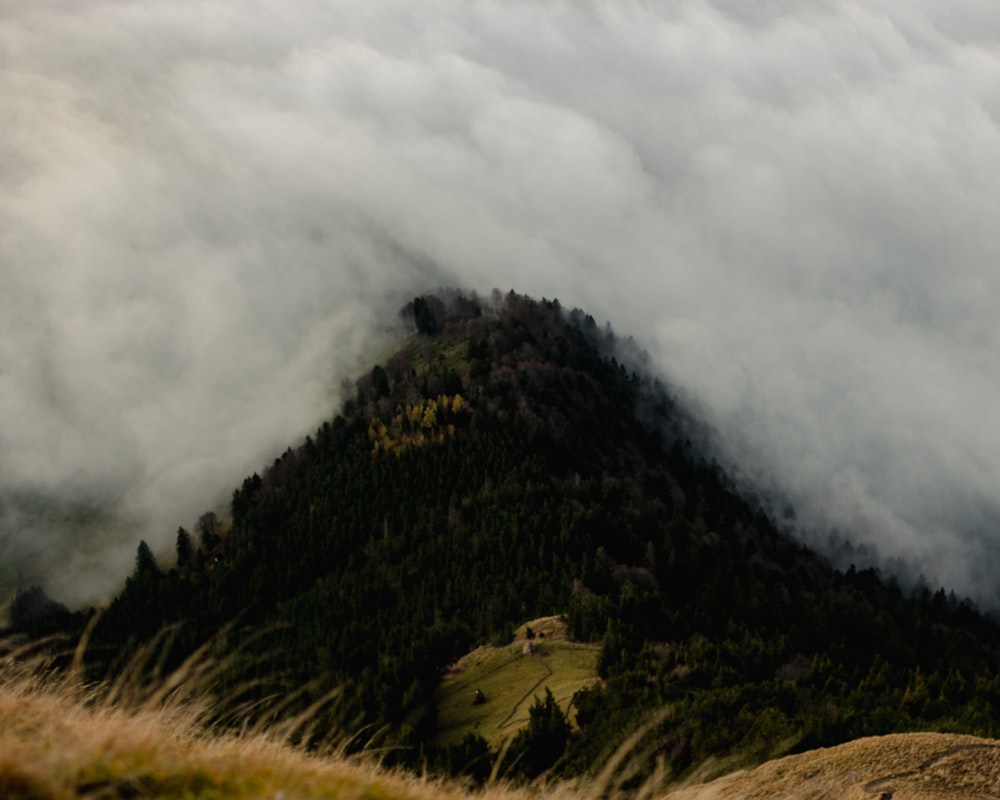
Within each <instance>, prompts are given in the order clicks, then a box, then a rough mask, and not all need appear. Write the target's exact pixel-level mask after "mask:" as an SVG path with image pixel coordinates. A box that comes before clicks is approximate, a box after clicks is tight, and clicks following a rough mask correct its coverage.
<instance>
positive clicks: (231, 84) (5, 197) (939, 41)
mask: <svg viewBox="0 0 1000 800" xmlns="http://www.w3.org/2000/svg"><path fill="white" fill-rule="evenodd" d="M998 39H1000V7H998V6H996V4H994V3H987V2H979V0H959V2H956V3H949V4H947V5H944V4H941V3H939V2H930V0H907V2H902V1H899V2H896V1H895V0H870V1H869V2H866V3H852V2H834V1H833V0H814V2H810V3H805V4H804V3H801V2H791V0H787V2H786V0H761V1H760V2H757V3H747V2H744V1H743V0H714V2H710V1H709V0H701V1H695V0H677V2H672V3H663V4H654V3H642V2H627V1H626V2H585V0H573V2H549V1H548V0H530V2H529V1H524V2H520V1H518V0H511V1H509V2H498V0H490V1H488V2H487V1H485V0H484V1H477V0H437V1H436V2H429V3H421V4H413V3H407V2H403V1H402V0H371V2H364V3H359V2H355V1H353V0H352V1H349V0H322V2H320V0H283V2H280V3H279V2H275V1H274V0H240V1H239V2H235V0H198V2H193V0H32V1H31V2H23V0H0V120H2V122H0V185H2V186H3V192H2V193H0V279H2V287H3V290H2V292H0V501H2V503H0V581H6V582H7V583H8V584H11V583H13V582H15V581H16V580H32V581H34V580H39V581H42V582H43V583H44V584H45V586H46V587H47V588H48V589H49V590H50V592H51V593H52V594H54V595H56V596H58V597H60V599H64V600H65V601H67V602H71V603H80V602H93V601H95V600H100V599H101V598H103V597H105V596H107V594H108V593H109V592H111V591H113V590H114V589H115V587H116V586H117V585H119V584H120V582H121V580H122V579H123V576H124V575H125V574H127V572H128V570H129V569H130V565H131V562H132V559H133V558H134V553H135V546H136V544H137V542H138V539H139V538H140V537H142V538H145V539H147V541H149V542H150V543H151V544H152V545H153V547H154V550H156V551H157V552H158V553H161V554H163V558H164V559H169V557H170V551H171V548H172V544H173V538H174V532H175V531H176V528H177V526H178V525H190V524H191V523H192V522H193V520H194V519H195V518H196V517H197V515H198V514H200V513H201V512H202V511H205V510H207V509H209V508H214V507H218V506H220V505H221V506H224V504H225V502H226V501H227V499H228V497H229V494H230V493H231V491H232V489H233V488H234V487H235V486H236V485H238V483H239V482H240V481H241V480H242V478H243V477H244V476H245V475H246V474H249V473H250V472H252V471H254V470H256V469H260V468H262V467H263V466H264V465H266V464H267V463H268V461H269V460H270V459H273V458H274V457H275V456H276V455H277V454H279V453H280V452H281V451H282V450H283V449H284V448H285V447H286V446H287V445H289V444H293V443H294V442H296V441H298V440H300V439H301V438H302V437H303V436H304V435H305V434H306V433H308V432H309V431H310V430H312V429H313V428H314V427H315V425H316V424H317V423H318V422H320V421H321V420H322V419H323V418H325V417H327V416H329V415H330V414H332V413H333V412H334V411H335V410H336V406H337V402H338V386H339V384H340V381H341V380H342V379H343V378H344V377H345V376H350V375H352V374H355V373H356V372H357V371H358V370H360V369H363V368H364V367H365V366H366V365H369V364H370V362H371V360H372V359H374V358H377V357H378V356H379V355H380V354H384V352H385V348H386V347H387V346H388V345H387V343H388V341H389V339H390V334H389V332H388V331H387V327H388V326H390V325H391V324H392V317H393V313H394V311H395V309H396V308H397V307H398V305H399V304H400V302H401V298H405V297H406V296H407V295H408V294H412V293H415V292H420V291H426V290H433V289H434V288H436V287H437V286H441V285H448V286H463V287H468V288H470V289H476V290H480V291H489V290H490V289H492V288H493V287H499V288H501V289H503V290H507V289H510V288H513V289H515V290H517V291H519V292H525V293H528V294H532V295H535V296H545V297H550V298H551V297H558V298H559V299H560V301H561V302H562V303H563V304H564V305H567V306H570V305H578V306H581V307H584V308H585V309H586V310H588V311H589V312H590V313H592V314H593V315H594V316H595V317H596V318H598V319H599V320H600V321H603V320H609V321H610V322H611V323H612V325H613V326H614V327H615V329H616V331H617V332H618V333H620V334H632V335H634V336H635V337H636V338H637V339H638V340H639V342H640V343H641V344H642V345H643V346H645V347H646V348H647V349H648V350H649V352H650V355H651V357H652V363H653V365H654V366H655V368H656V370H657V371H658V372H659V373H660V374H662V375H663V376H665V377H666V378H667V379H668V380H669V382H670V383H671V384H672V385H673V386H675V387H677V388H678V390H679V391H682V392H683V394H684V395H685V396H686V397H689V398H690V399H691V401H692V402H694V403H695V404H696V405H697V407H698V408H699V409H700V412H701V413H703V414H704V415H705V417H706V419H707V420H708V422H709V423H710V424H711V425H712V426H713V427H714V428H715V430H716V431H717V435H718V440H719V447H720V452H719V457H720V458H721V459H722V460H723V461H724V463H727V464H729V465H731V466H733V468H734V469H736V470H738V472H739V473H740V474H741V475H742V476H743V478H744V479H749V480H752V481H753V482H755V483H756V484H758V485H759V486H761V487H763V488H764V489H766V490H772V489H774V490H777V491H780V493H781V496H782V497H783V498H784V499H786V500H788V501H790V502H792V503H794V505H795V507H796V512H797V520H798V522H799V527H800V529H799V534H800V535H802V536H803V537H805V538H806V539H807V540H809V541H819V542H822V541H823V540H824V538H825V536H826V534H827V532H828V531H829V530H831V529H832V528H836V529H837V530H839V531H840V532H841V533H842V534H843V535H845V536H849V537H855V538H858V539H859V540H863V541H866V542H870V543H872V544H873V545H874V546H875V547H877V549H878V553H879V554H880V556H881V557H885V558H903V559H905V560H907V561H908V562H909V563H910V564H911V565H912V566H913V568H914V570H916V571H921V570H922V571H923V572H924V573H925V574H926V575H927V577H928V578H929V579H930V580H932V581H935V582H937V581H940V582H944V583H945V584H946V585H948V586H949V587H953V588H955V589H956V590H957V591H959V592H963V593H971V594H972V595H974V596H975V597H977V598H978V599H979V600H981V601H984V602H987V603H990V604H993V605H995V604H996V603H997V600H998V597H1000V594H998V591H997V590H998V583H997V581H996V580H995V579H994V578H993V577H992V575H993V573H994V572H995V570H994V569H993V561H992V559H994V557H995V554H996V553H997V552H998V551H1000V529H998V527H997V523H998V521H1000V403H997V402H996V398H997V397H998V396H1000V361H998V359H1000V341H998V339H1000V324H998V322H997V318H998V317H997V314H996V313H995V312H994V309H993V305H994V302H995V300H996V298H998V297H1000V269H998V266H997V265H998V264H1000V258H998V256H1000V226H998V224H997V220H998V219H1000V183H998V181H997V179H996V178H997V175H1000V129H998V116H1000V41H998ZM15 573H19V577H15Z"/></svg>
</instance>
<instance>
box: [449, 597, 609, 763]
mask: <svg viewBox="0 0 1000 800" xmlns="http://www.w3.org/2000/svg"><path fill="white" fill-rule="evenodd" d="M528 628H531V630H532V631H533V632H534V634H535V638H534V639H531V640H529V639H528V638H527V635H526V634H527V629H528ZM529 642H530V644H531V650H532V652H531V653H530V654H526V653H525V652H524V650H525V645H526V644H527V643H529ZM599 651H600V648H599V647H598V646H597V645H595V644H582V643H580V642H571V641H569V639H568V638H567V629H566V624H565V623H564V622H562V620H561V619H560V618H559V617H557V616H556V617H542V618H540V619H536V620H532V621H531V622H528V623H526V624H525V625H522V626H521V627H520V628H518V629H517V631H515V634H514V641H513V642H512V643H511V644H508V645H504V646H502V647H492V646H489V645H487V646H484V647H480V648H478V649H476V650H474V651H472V652H471V653H469V654H468V655H466V656H465V657H464V658H462V659H461V660H460V661H459V662H458V663H457V664H455V665H454V666H453V667H452V668H451V669H450V670H449V672H448V673H447V674H446V676H445V678H444V681H443V682H442V684H441V687H440V688H439V690H438V695H437V703H438V706H437V707H438V723H439V733H438V737H437V743H438V744H441V745H449V744H456V743H458V742H460V741H461V740H462V739H463V738H464V737H465V736H466V735H467V734H469V733H476V734H479V735H480V736H482V737H483V738H484V739H486V741H487V742H489V743H490V745H493V746H497V745H499V744H500V742H502V741H503V740H504V739H506V738H508V737H510V736H513V735H514V734H515V733H517V731H519V730H520V729H521V728H522V727H524V726H525V725H527V723H528V710H529V709H530V708H531V705H532V703H533V702H534V698H535V697H536V696H537V697H542V696H543V695H544V694H545V689H546V688H548V689H550V690H551V691H552V694H553V696H554V697H555V699H556V702H557V703H559V706H560V708H562V710H563V712H564V713H566V714H567V716H569V717H570V718H572V708H571V701H572V698H573V695H574V694H575V693H576V692H578V691H579V690H580V689H582V688H584V687H585V686H589V685H590V684H593V683H594V682H596V681H597V680H598V677H597V655H598V652H599ZM477 689H478V690H480V691H481V692H482V693H483V695H485V698H486V701H485V702H484V703H482V704H480V705H476V704H475V703H474V700H475V697H476V690H477Z"/></svg>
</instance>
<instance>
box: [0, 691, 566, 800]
mask: <svg viewBox="0 0 1000 800" xmlns="http://www.w3.org/2000/svg"><path fill="white" fill-rule="evenodd" d="M467 795H468V792H467V791H466V790H464V789H463V787H462V786H460V785H459V784H457V783H447V782H442V781H430V780H425V779H422V778H418V777H413V776H408V775H403V774H397V773H392V772H387V771H384V770H381V769H379V768H378V767H377V766H374V765H372V764H370V763H363V762H358V761H351V760H345V759H343V758H338V757H336V756H330V757H328V758H321V757H317V756H310V755H307V754H305V753H302V752H301V751H298V750H295V749H292V748H290V747H287V746H284V745H282V744H280V743H277V742H274V741H272V740H268V739H267V738H265V737H259V736H258V737H247V738H238V737H226V738H218V737H211V736H208V735H206V734H205V733H203V732H201V731H199V729H198V727H197V724H196V720H195V719H194V717H193V716H192V715H191V714H190V713H184V712H182V711H173V712H171V711H162V710H159V711H132V712H126V711H123V710H120V709H113V708H112V709H107V708H103V709H102V708H94V707H92V706H90V705H88V704H87V703H86V702H84V697H83V696H82V695H81V694H80V693H79V692H76V691H71V690H66V689H62V690H54V689H51V688H44V687H39V686H38V685H37V684H36V685H32V684H30V683H28V682H16V683H13V684H12V683H3V681H2V678H0V798H3V799H4V800H69V799H70V798H73V800H79V799H80V798H87V799H89V800H118V798H122V800H124V798H136V797H141V798H177V800H193V799H194V798H206V800H237V799H239V800H256V799H258V798H259V800H309V799H310V798H316V800H319V798H326V799H329V798H363V800H430V799H431V798H434V800H449V799H450V798H459V797H464V796H467ZM481 796H482V797H483V798H486V799H488V798H501V797H502V798H510V799H511V800H514V799H515V798H520V797H526V796H527V795H525V794H520V793H517V792H515V791H512V790H509V789H506V788H504V787H501V786H495V787H493V788H490V789H487V790H484V791H483V792H482V793H481ZM561 796H569V795H568V793H561Z"/></svg>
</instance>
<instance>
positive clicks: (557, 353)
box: [88, 293, 1000, 777]
mask: <svg viewBox="0 0 1000 800" xmlns="http://www.w3.org/2000/svg"><path fill="white" fill-rule="evenodd" d="M403 313H404V315H405V316H406V317H407V318H409V319H410V320H412V322H413V327H414V334H413V335H412V337H411V338H410V339H409V340H408V341H407V343H406V345H405V346H404V347H403V349H402V350H401V351H400V352H399V353H398V354H396V355H395V356H393V357H392V358H390V359H388V361H387V362H386V363H385V364H383V365H379V366H376V367H375V368H373V369H372V370H371V372H370V373H368V374H366V375H365V376H363V377H362V378H361V379H360V380H359V381H358V383H357V386H356V391H355V396H354V397H353V398H352V399H351V400H350V402H348V403H347V405H346V407H345V409H344V411H343V413H342V414H341V415H339V416H337V417H336V418H335V419H333V420H331V421H330V422H328V423H325V424H324V425H323V426H321V427H320V429H319V430H317V431H316V432H315V434H314V435H312V436H310V437H309V438H307V439H306V441H305V442H304V444H302V445H301V446H299V447H297V448H295V449H290V450H288V451H287V452H286V453H285V454H284V455H282V456H281V457H280V458H278V459H277V460H275V462H274V463H273V464H272V465H271V466H270V467H269V468H268V469H267V470H265V471H264V472H263V473H262V474H260V475H253V476H251V477H249V478H247V479H246V480H245V481H244V482H243V484H242V486H241V487H240V488H238V489H237V490H236V491H235V492H234V493H233V497H232V503H231V514H230V518H228V519H225V520H219V519H217V518H215V517H214V516H211V515H209V516H207V517H203V518H202V520H201V521H200V522H199V525H198V526H197V527H196V530H195V533H194V534H193V535H192V534H189V533H188V532H187V531H185V530H183V529H182V530H181V531H179V532H178V536H177V563H176V565H170V566H168V565H162V566H161V565H158V564H156V562H155V560H154V559H153V555H152V553H151V552H150V551H149V549H148V548H147V547H145V546H144V545H143V546H141V547H140V550H139V553H138V554H137V563H136V569H135V571H134V574H133V575H132V576H131V577H130V578H129V579H128V581H127V582H126V586H125V588H124V590H123V592H122V593H121V594H120V595H119V596H118V597H117V598H116V599H115V601H114V602H113V603H112V604H111V605H110V607H109V608H108V609H107V611H106V612H105V613H104V615H103V616H102V617H101V619H100V621H99V622H98V624H97V626H96V628H95V629H94V630H93V632H92V634H91V643H92V644H91V647H90V649H89V653H90V656H89V659H90V660H89V663H88V670H89V674H90V676H91V677H92V678H93V679H107V678H114V677H115V676H116V675H119V674H121V672H122V671H123V670H127V669H133V670H134V669H135V668H136V666H135V665H136V662H137V654H140V653H143V652H145V653H146V656H145V658H144V659H143V663H145V664H147V665H149V669H151V670H152V669H156V670H159V671H161V672H166V671H169V670H170V669H173V668H176V667H177V666H179V665H180V664H182V663H183V662H184V660H185V659H186V658H188V657H189V656H191V654H192V653H195V652H196V651H197V650H198V648H199V647H201V646H202V645H203V644H204V643H205V642H209V641H213V642H214V648H215V650H214V652H215V653H217V654H218V655H219V656H220V661H219V663H220V664H221V665H223V666H222V667H220V669H219V670H218V671H217V672H216V673H215V674H214V677H213V678H212V681H211V685H210V686H209V687H207V688H208V690H209V691H211V693H212V694H213V696H214V697H215V698H217V699H218V700H219V705H218V709H219V721H220V724H237V725H251V724H255V723H257V722H266V721H267V720H269V719H270V718H271V716H275V717H278V716H284V717H289V716H293V715H295V714H297V713H299V712H302V711H303V710H305V709H310V715H311V719H312V727H311V728H310V729H309V731H308V732H304V733H303V734H302V735H303V738H307V737H312V738H313V739H314V740H317V741H318V740H320V739H322V738H323V736H324V735H326V734H330V735H331V736H335V737H340V736H344V735H352V734H357V735H358V738H356V739H355V740H354V741H355V743H356V744H357V745H358V746H360V745H361V744H362V743H364V741H366V737H369V736H370V733H368V732H371V731H380V730H383V727H384V729H385V730H387V731H388V733H385V734H380V736H381V738H380V740H379V741H380V742H382V743H385V744H392V745H395V746H396V747H395V749H393V750H392V754H393V755H392V756H391V758H394V759H396V760H398V761H401V762H404V763H410V764H412V765H414V766H425V765H429V766H431V767H432V768H437V769H445V770H450V771H454V772H465V773H467V774H471V775H474V776H477V777H482V776H484V775H486V774H489V770H490V769H491V768H492V766H493V761H494V760H495V758H496V757H497V756H496V754H492V753H490V752H489V751H488V748H486V745H485V742H483V741H482V740H477V739H475V738H473V739H469V740H467V741H466V742H465V743H463V745H462V746H460V747H458V748H451V749H450V750H447V751H438V750H436V749H435V748H433V747H432V746H431V745H430V744H429V743H430V742H431V740H432V739H433V736H434V733H435V726H436V721H435V711H434V691H435V688H436V687H437V685H438V682H439V680H440V676H441V673H442V670H443V669H444V667H445V666H446V665H447V664H448V663H450V662H451V661H453V660H454V659H455V658H457V657H458V656H459V655H461V654H463V653H465V652H467V651H468V650H469V649H470V648H471V647H473V646H474V645H476V644H477V643H482V642H487V641H493V642H495V643H503V642H506V641H509V639H510V636H511V632H512V630H513V628H514V627H515V626H517V625H518V624H520V623H521V622H523V621H524V620H526V619H531V618H533V617H536V616H542V615H549V614H555V613H565V614H566V616H567V619H568V622H569V625H570V628H571V630H572V631H573V633H574V635H575V636H577V637H578V638H580V639H582V640H589V641H600V642H601V643H602V648H601V655H600V670H601V675H602V677H603V678H604V681H603V682H602V683H601V684H599V685H598V686H596V687H594V688H592V689H590V690H588V691H586V692H582V693H580V694H579V695H578V696H577V697H576V698H575V699H574V703H573V705H574V707H575V709H576V718H575V727H573V726H569V725H568V724H567V723H566V721H565V720H564V719H563V718H562V716H561V712H559V710H558V707H557V706H555V705H554V703H550V702H549V700H548V698H546V699H545V700H544V701H542V700H540V701H539V703H538V704H537V706H536V708H535V709H533V710H532V722H531V725H530V726H529V729H528V730H527V731H526V732H525V733H524V734H523V735H522V736H521V737H520V738H519V739H518V741H517V742H516V743H515V744H516V746H512V747H511V748H510V750H509V751H508V756H507V758H508V759H509V758H510V753H517V755H518V757H517V758H516V759H514V760H508V761H507V762H505V763H506V764H507V766H506V767H505V769H507V771H510V772H514V773H517V772H521V773H523V774H525V775H537V774H540V773H541V772H544V771H546V770H549V769H553V770H554V772H555V773H556V774H576V773H581V772H587V771H589V770H591V769H594V768H595V767H598V766H599V765H601V764H602V763H604V760H605V759H606V758H607V755H608V754H609V752H610V751H611V750H613V749H614V747H615V746H616V745H617V744H619V743H620V742H621V741H623V740H624V739H625V738H627V736H628V735H629V734H631V733H632V732H633V731H635V730H636V729H637V727H638V726H639V724H640V723H641V721H642V720H644V719H647V718H649V717H650V715H652V714H654V713H655V712H657V710H659V709H668V711H667V712H663V713H661V714H660V716H659V717H658V718H656V722H655V724H651V725H650V726H649V728H648V730H647V733H646V737H647V742H646V744H647V745H648V746H646V745H644V746H643V749H642V751H641V752H642V753H643V754H644V755H643V759H644V760H643V765H642V769H640V770H639V773H638V774H641V772H642V770H644V769H645V770H648V769H652V768H653V767H654V765H655V763H656V761H657V759H662V760H663V761H664V762H665V763H666V764H667V765H668V766H669V767H670V768H671V769H673V770H674V771H675V772H681V771H683V770H685V769H689V768H690V767H692V766H694V765H697V764H698V763H700V762H701V761H702V760H703V759H705V758H706V757H708V756H713V755H714V756H720V755H727V754H733V753H743V754H745V755H746V757H747V758H749V759H751V760H760V759H763V758H765V757H768V756H770V755H773V754H776V753H778V752H783V751H786V750H788V749H796V748H798V749H803V748H807V747H814V746H818V745H829V744H835V743H838V742H841V741H844V740H846V739H849V738H853V737H856V736H861V735H866V734H875V733H885V732H888V731H898V730H908V729H917V728H921V729H925V728H929V727H930V728H935V729H941V730H962V731H965V732H969V733H978V734H985V735H990V734H992V733H993V732H994V729H993V726H994V720H995V719H996V709H998V708H1000V706H998V703H1000V694H998V692H1000V682H998V677H997V664H998V661H997V658H998V652H1000V631H998V629H997V626H996V625H995V624H994V623H992V622H991V621H989V620H988V619H986V618H984V617H983V616H981V615H980V614H979V613H978V612H977V611H976V610H975V609H974V608H972V607H971V606H970V605H969V604H967V603H963V602H960V601H958V600H957V599H956V598H953V597H947V596H945V595H944V594H943V593H940V592H939V593H936V594H934V593H931V592H929V591H925V592H920V593H918V594H917V595H916V596H908V595H905V594H904V593H903V592H902V591H900V589H899V588H898V587H897V586H896V585H895V584H893V583H892V582H891V581H886V580H883V579H882V577H881V576H880V575H879V574H878V573H876V572H874V571H872V570H866V571H861V572H858V571H856V570H853V569H852V570H851V571H849V572H847V573H841V572H837V571H835V570H833V569H832V568H831V567H830V566H829V565H828V564H826V563H825V562H824V561H823V560H822V559H820V558H818V557H817V556H816V555H815V554H813V553H811V552H810V551H808V550H806V549H804V548H803V547H801V546H798V545H796V544H793V543H791V542H789V541H788V540H787V539H786V538H785V537H783V536H782V535H781V534H780V533H779V531H778V530H777V529H776V528H775V526H773V525H772V524H771V522H770V521H769V520H768V519H767V517H766V516H765V515H764V514H763V513H761V512H760V510H759V509H758V508H756V507H754V506H752V505H750V504H748V503H747V502H746V501H744V500H743V499H741V497H740V496H739V495H738V494H737V493H736V492H735V491H734V490H733V488H732V487H731V486H730V485H729V482H728V481H727V479H726V477H725V476H724V475H723V474H722V473H721V472H720V470H719V469H718V468H717V467H716V466H714V465H713V464H712V462H711V461H710V460H709V459H707V458H706V457H705V455H704V454H702V453H699V452H697V450H696V449H695V447H694V446H693V445H692V444H691V442H690V441H689V440H688V439H686V438H685V430H686V425H687V423H686V422H685V421H684V420H683V419H682V418H681V416H680V415H681V413H682V412H681V410H679V409H678V408H677V407H676V404H675V403H674V401H673V400H672V399H671V398H670V397H669V396H668V394H667V393H666V392H665V391H664V390H663V388H662V387H660V386H659V385H658V384H657V383H655V382H654V381H651V380H650V379H648V378H646V377H644V376H641V375H639V374H636V373H635V372H633V371H632V370H630V369H629V368H627V367H626V366H624V365H623V364H621V363H619V362H618V361H617V360H616V357H615V355H614V347H613V345H614V340H613V336H612V334H611V333H610V331H609V330H607V329H602V328H600V327H599V326H597V325H596V323H595V322H594V320H593V319H592V318H590V317H588V316H587V315H585V314H583V313H582V312H579V311H570V312H566V311H564V310H563V309H562V308H561V307H560V306H559V304H558V302H556V301H544V300H543V301H541V302H536V301H533V300H530V299H528V298H525V297H522V296H519V295H515V294H513V293H511V294H509V295H505V296H500V295H494V297H493V298H491V299H490V300H489V301H483V300H481V299H480V298H477V297H475V296H474V295H452V296H448V297H443V298H437V297H422V298H417V299H415V300H414V301H413V302H412V303H411V304H409V305H408V306H407V308H406V309H404V312H403ZM143 648H145V650H144V649H143ZM223 655H224V658H223V657H222V656H223ZM324 698H326V702H323V699H324ZM269 715H270V716H269Z"/></svg>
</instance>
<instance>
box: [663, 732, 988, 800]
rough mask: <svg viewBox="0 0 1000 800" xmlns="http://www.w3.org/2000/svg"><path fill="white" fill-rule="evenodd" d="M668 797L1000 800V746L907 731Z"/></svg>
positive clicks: (781, 762) (708, 799) (676, 799)
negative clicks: (992, 799)
mask: <svg viewBox="0 0 1000 800" xmlns="http://www.w3.org/2000/svg"><path fill="white" fill-rule="evenodd" d="M668 798H669V800H773V798H783V800H827V798H837V799H838V800H989V799H990V798H1000V741H996V740H993V739H980V738H977V737H975V736H957V735H953V734H940V733H907V734H893V735H889V736H876V737H870V738H866V739H857V740H855V741H853V742H848V743H847V744H842V745H840V746H838V747H831V748H825V749H821V750H813V751H810V752H808V753H802V754H801V755H796V756H788V757H786V758H781V759H778V760H776V761H769V762H768V763H766V764H762V765H761V766H760V767H757V768H756V769H754V770H749V771H745V772H740V773H735V774H733V775H728V776H726V777H724V778H719V779H718V780H715V781H712V782H711V783H708V784H703V785H701V786H695V787H691V788H688V789H685V790H682V791H677V792H673V793H671V794H669V795H668Z"/></svg>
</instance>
